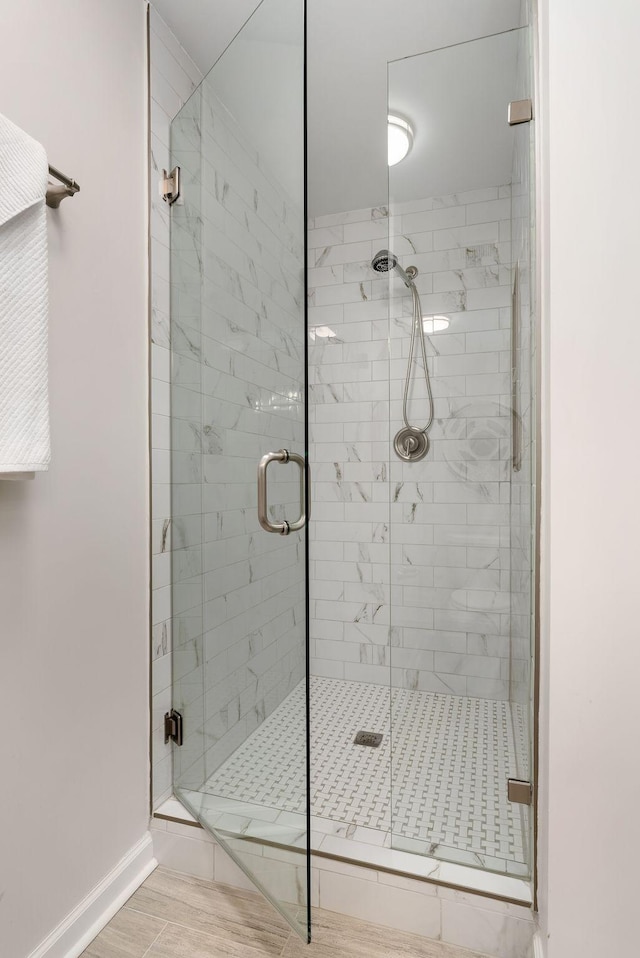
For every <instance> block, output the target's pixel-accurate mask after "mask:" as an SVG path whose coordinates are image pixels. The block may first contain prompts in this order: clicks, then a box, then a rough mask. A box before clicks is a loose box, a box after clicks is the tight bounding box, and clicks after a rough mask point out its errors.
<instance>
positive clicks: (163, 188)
mask: <svg viewBox="0 0 640 958" xmlns="http://www.w3.org/2000/svg"><path fill="white" fill-rule="evenodd" d="M160 196H161V197H162V199H163V200H164V201H165V203H168V204H169V206H171V205H172V204H173V203H175V201H176V200H177V199H178V197H179V196H180V167H179V166H174V168H173V169H172V170H171V172H170V173H167V171H166V170H163V171H162V179H161V180H160Z"/></svg>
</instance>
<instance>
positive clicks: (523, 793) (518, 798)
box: [507, 778, 533, 805]
mask: <svg viewBox="0 0 640 958" xmlns="http://www.w3.org/2000/svg"><path fill="white" fill-rule="evenodd" d="M532 795H533V788H532V785H531V782H523V781H521V780H520V779H518V778H509V779H507V798H508V799H509V801H510V802H515V803H516V804H518V805H531V798H532Z"/></svg>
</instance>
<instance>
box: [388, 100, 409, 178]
mask: <svg viewBox="0 0 640 958" xmlns="http://www.w3.org/2000/svg"><path fill="white" fill-rule="evenodd" d="M412 143H413V130H412V128H411V125H410V124H409V123H407V121H406V120H403V119H402V117H400V116H394V115H393V114H392V113H389V114H388V116H387V145H388V154H387V162H388V164H389V166H395V165H396V163H399V162H400V160H404V158H405V156H406V155H407V153H408V152H409V150H410V149H411V145H412Z"/></svg>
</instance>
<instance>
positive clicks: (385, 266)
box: [371, 249, 418, 289]
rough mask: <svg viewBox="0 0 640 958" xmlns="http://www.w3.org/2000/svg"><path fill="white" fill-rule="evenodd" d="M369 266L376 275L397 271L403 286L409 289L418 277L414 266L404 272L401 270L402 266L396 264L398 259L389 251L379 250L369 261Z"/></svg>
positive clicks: (408, 267)
mask: <svg viewBox="0 0 640 958" xmlns="http://www.w3.org/2000/svg"><path fill="white" fill-rule="evenodd" d="M371 266H372V267H373V269H375V271H376V273H388V272H389V270H392V269H397V271H398V272H399V273H400V275H401V276H402V279H403V282H404V285H405V286H407V287H408V288H409V289H410V288H411V287H412V286H413V281H414V279H415V277H416V276H417V275H418V270H417V269H416V268H415V266H407V269H406V271H405V270H403V268H402V266H400V264H399V263H398V257H397V256H396V255H395V253H392V252H391V250H390V249H381V250H379V251H378V252H377V253H376V255H375V256H374V257H373V259H372V260H371Z"/></svg>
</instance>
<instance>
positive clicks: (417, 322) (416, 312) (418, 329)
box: [402, 282, 433, 434]
mask: <svg viewBox="0 0 640 958" xmlns="http://www.w3.org/2000/svg"><path fill="white" fill-rule="evenodd" d="M411 295H412V297H413V319H412V323H411V344H410V346H409V361H408V363H407V376H406V379H405V383H404V400H403V403H402V418H403V419H404V424H405V426H406V427H407V429H417V430H418V432H423V433H425V434H426V433H427V432H428V431H429V429H430V427H431V423H432V422H433V395H432V393H431V380H430V378H429V367H428V365H427V347H426V345H425V341H424V325H423V322H422V306H421V304H420V295H419V293H418V290H417V289H416V286H415V283H413V282H412V283H411ZM416 335H419V337H420V348H421V350H422V361H423V363H424V379H425V382H426V384H427V395H428V396H429V419H428V420H427V424H426V426H422V427H420V426H412V425H411V423H410V422H409V419H408V415H407V405H408V402H409V385H410V383H411V372H412V368H413V353H414V349H415V343H416Z"/></svg>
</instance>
